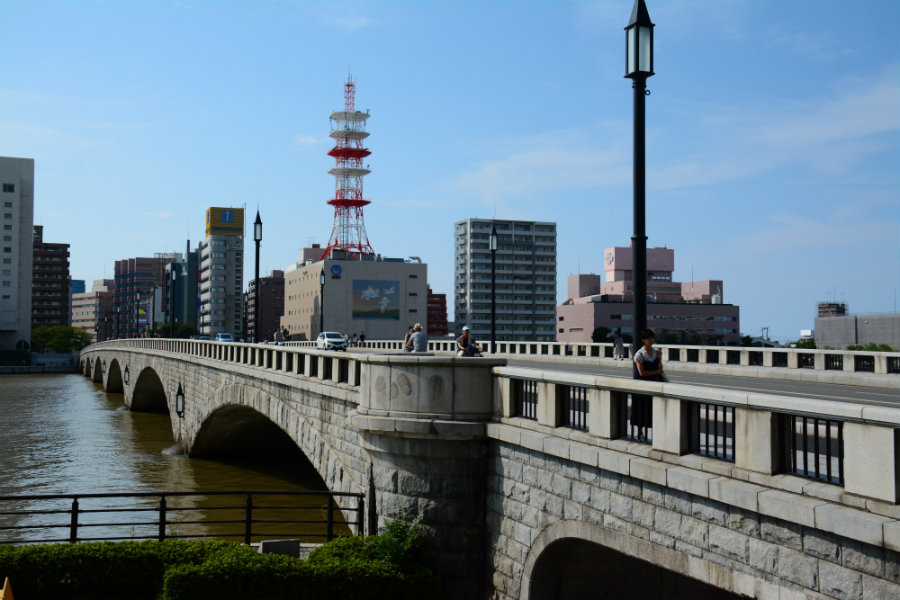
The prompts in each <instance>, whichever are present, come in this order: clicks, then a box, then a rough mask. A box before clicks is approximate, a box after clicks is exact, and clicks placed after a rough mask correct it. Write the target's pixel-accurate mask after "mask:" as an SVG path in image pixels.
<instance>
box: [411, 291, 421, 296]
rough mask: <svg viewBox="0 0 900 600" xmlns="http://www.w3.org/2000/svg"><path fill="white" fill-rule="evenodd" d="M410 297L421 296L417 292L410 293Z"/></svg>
mask: <svg viewBox="0 0 900 600" xmlns="http://www.w3.org/2000/svg"><path fill="white" fill-rule="evenodd" d="M409 295H410V296H418V295H419V294H418V293H417V292H410V293H409Z"/></svg>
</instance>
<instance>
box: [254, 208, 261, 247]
mask: <svg viewBox="0 0 900 600" xmlns="http://www.w3.org/2000/svg"><path fill="white" fill-rule="evenodd" d="M253 239H254V241H257V242H261V241H262V219H260V218H259V211H258V210H257V211H256V220H255V221H253Z"/></svg>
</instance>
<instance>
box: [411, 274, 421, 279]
mask: <svg viewBox="0 0 900 600" xmlns="http://www.w3.org/2000/svg"><path fill="white" fill-rule="evenodd" d="M409 278H410V279H418V278H419V276H418V275H410V276H409Z"/></svg>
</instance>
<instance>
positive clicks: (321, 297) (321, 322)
mask: <svg viewBox="0 0 900 600" xmlns="http://www.w3.org/2000/svg"><path fill="white" fill-rule="evenodd" d="M323 331H325V269H324V268H323V269H322V272H321V273H319V333H322V332H323Z"/></svg>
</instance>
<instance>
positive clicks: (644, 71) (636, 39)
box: [625, 0, 655, 79]
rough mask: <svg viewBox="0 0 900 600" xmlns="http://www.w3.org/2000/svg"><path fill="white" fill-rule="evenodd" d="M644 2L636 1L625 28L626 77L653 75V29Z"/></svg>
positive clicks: (642, 0)
mask: <svg viewBox="0 0 900 600" xmlns="http://www.w3.org/2000/svg"><path fill="white" fill-rule="evenodd" d="M654 27H655V25H654V24H653V23H652V22H651V21H650V13H649V12H647V4H646V3H645V2H644V0H635V2H634V8H633V9H632V11H631V19H630V20H629V21H628V25H627V26H626V27H625V77H628V78H631V79H635V78H637V77H650V76H652V75H653V28H654Z"/></svg>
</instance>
